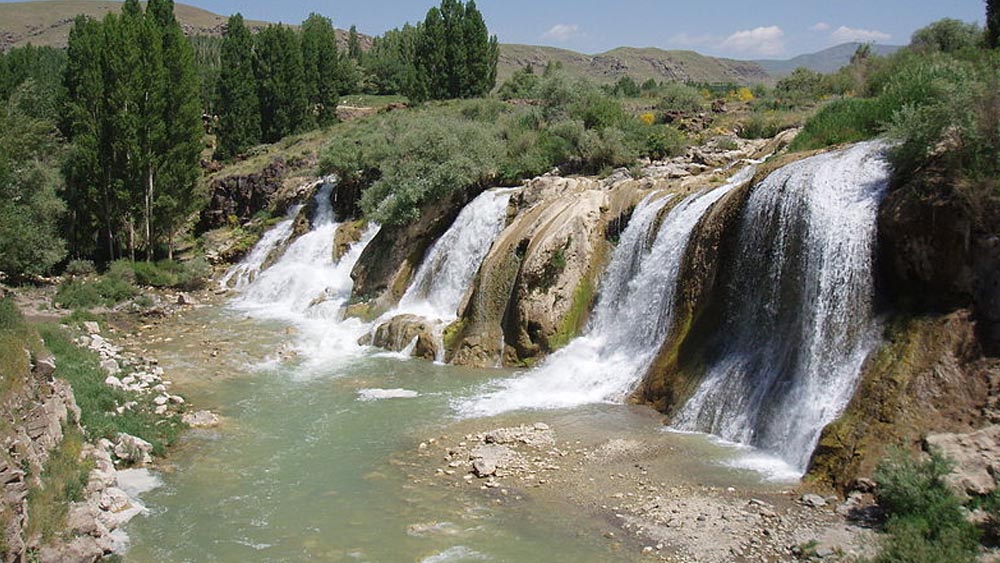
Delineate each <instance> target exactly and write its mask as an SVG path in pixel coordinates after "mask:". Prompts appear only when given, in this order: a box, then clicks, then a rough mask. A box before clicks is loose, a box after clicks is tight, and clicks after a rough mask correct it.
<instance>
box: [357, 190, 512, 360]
mask: <svg viewBox="0 0 1000 563" xmlns="http://www.w3.org/2000/svg"><path fill="white" fill-rule="evenodd" d="M517 191H518V188H501V189H495V190H488V191H486V192H483V193H482V194H480V195H479V197H477V198H476V199H474V200H472V201H471V202H470V203H469V204H468V205H466V206H465V207H464V208H463V209H462V211H461V212H460V213H459V214H458V217H456V218H455V222H454V223H453V224H452V225H451V227H450V228H449V229H448V231H447V232H445V234H444V235H442V236H441V238H439V239H438V240H437V241H435V243H434V244H433V245H432V246H431V247H430V249H429V250H428V251H427V256H426V257H425V258H424V261H423V263H422V264H421V265H420V269H419V270H417V273H416V275H415V276H414V277H413V282H412V283H410V287H409V288H407V290H406V293H405V294H404V295H403V298H402V299H400V300H399V305H397V306H396V308H394V309H392V310H391V311H389V312H387V313H386V314H384V315H382V317H381V318H380V319H379V321H377V322H376V326H378V324H380V323H384V322H387V321H389V320H390V319H392V318H393V317H396V316H398V315H416V316H418V317H423V318H425V319H427V320H428V321H429V322H430V324H431V325H432V328H433V331H434V334H433V336H434V341H435V348H436V352H435V356H436V357H435V361H436V362H438V363H444V353H445V350H444V336H443V333H444V329H445V327H446V326H447V325H448V323H450V322H451V321H453V320H455V319H457V318H458V308H459V306H460V305H461V303H462V298H463V297H464V296H465V293H466V292H467V291H468V290H469V287H470V286H471V285H472V283H473V281H474V280H475V277H476V273H477V272H479V268H480V267H481V266H482V264H483V260H485V259H486V255H487V254H489V252H490V248H491V247H492V246H493V243H494V242H495V241H496V239H497V237H499V236H500V233H501V232H502V231H503V229H504V226H506V224H507V205H508V204H509V203H510V198H511V196H512V195H514V193H515V192H517ZM413 344H415V341H414V343H413ZM410 352H412V347H411V348H410Z"/></svg>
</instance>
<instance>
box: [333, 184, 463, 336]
mask: <svg viewBox="0 0 1000 563" xmlns="http://www.w3.org/2000/svg"><path fill="white" fill-rule="evenodd" d="M475 195H477V192H476V191H475V190H469V191H462V190H460V191H457V192H454V193H452V194H451V195H450V196H448V197H446V198H443V199H441V200H439V201H436V202H434V203H432V204H431V205H429V206H428V207H427V208H425V209H424V210H423V212H422V213H421V215H420V219H418V220H417V221H414V222H413V223H410V224H408V225H403V226H393V225H383V226H382V229H381V230H380V231H379V233H378V235H376V236H375V238H374V239H373V240H372V241H371V242H370V243H369V244H368V246H366V247H365V250H364V252H363V253H362V254H361V257H360V258H359V259H358V263H357V264H356V265H355V266H354V270H353V271H352V272H351V278H352V279H353V280H354V289H353V297H354V300H355V301H359V302H363V306H358V305H355V306H354V307H351V308H349V309H348V314H350V315H354V316H361V317H377V316H378V315H380V314H382V313H384V312H385V311H388V310H389V309H390V308H391V307H392V306H393V305H395V304H396V303H397V302H398V301H399V299H400V298H401V297H403V294H404V293H406V287H407V286H408V285H409V283H410V279H411V278H412V277H413V274H415V273H416V271H417V269H418V268H419V267H420V263H421V261H422V260H423V259H424V255H425V254H426V253H427V249H428V248H430V246H431V245H432V244H433V243H434V241H436V240H437V239H438V238H439V237H440V236H441V235H442V234H444V232H445V231H447V230H448V228H449V227H451V225H452V223H454V222H455V218H456V217H458V214H459V213H460V212H461V211H462V208H463V207H464V206H465V205H466V204H467V203H469V201H471V200H472V198H473V197H475Z"/></svg>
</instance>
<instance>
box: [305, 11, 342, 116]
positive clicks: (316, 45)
mask: <svg viewBox="0 0 1000 563" xmlns="http://www.w3.org/2000/svg"><path fill="white" fill-rule="evenodd" d="M346 62H348V63H350V64H351V65H352V66H353V64H354V61H353V60H351V59H347V61H346ZM343 63H344V61H341V60H340V59H339V57H338V55H337V35H336V32H335V31H334V29H333V23H332V22H331V21H330V19H329V18H325V17H323V16H320V15H318V14H309V17H308V18H307V19H306V21H305V22H303V23H302V66H303V77H304V87H305V94H306V98H307V100H308V104H309V118H310V121H313V122H315V123H317V124H319V125H327V124H329V123H331V122H333V121H334V120H335V119H336V118H337V95H338V93H339V92H340V90H341V84H340V81H341V79H342V76H341V74H342V73H341V72H340V70H341V68H342V65H343Z"/></svg>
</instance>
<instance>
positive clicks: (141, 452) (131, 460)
mask: <svg viewBox="0 0 1000 563" xmlns="http://www.w3.org/2000/svg"><path fill="white" fill-rule="evenodd" d="M152 451H153V445H152V444H150V443H149V442H147V441H145V440H143V439H142V438H137V437H135V436H131V435H129V434H124V433H122V434H119V435H118V439H117V440H116V441H115V447H114V454H115V457H117V458H118V459H120V460H121V461H122V462H124V463H125V464H126V465H145V464H147V463H150V462H152V461H153V458H152V456H151V455H150V454H151V453H152Z"/></svg>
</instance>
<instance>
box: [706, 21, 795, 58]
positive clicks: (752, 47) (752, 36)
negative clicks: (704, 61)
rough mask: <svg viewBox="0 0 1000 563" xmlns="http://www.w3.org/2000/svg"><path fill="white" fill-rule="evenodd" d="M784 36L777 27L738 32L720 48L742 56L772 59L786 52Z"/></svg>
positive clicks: (728, 38)
mask: <svg viewBox="0 0 1000 563" xmlns="http://www.w3.org/2000/svg"><path fill="white" fill-rule="evenodd" d="M784 36H785V32H784V31H782V30H781V28H780V27H778V26H776V25H772V26H770V27H758V28H756V29H747V30H743V31H737V32H736V33H734V34H732V35H730V36H729V37H727V38H726V40H725V41H723V42H722V44H721V45H720V46H719V47H720V48H722V49H724V50H727V51H734V52H737V53H740V54H748V55H759V56H764V57H771V56H775V55H780V54H782V53H783V52H784V51H785V42H784V40H783V38H784Z"/></svg>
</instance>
